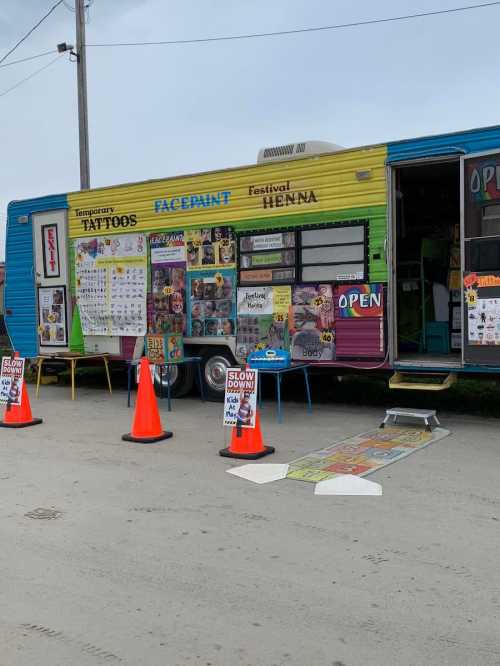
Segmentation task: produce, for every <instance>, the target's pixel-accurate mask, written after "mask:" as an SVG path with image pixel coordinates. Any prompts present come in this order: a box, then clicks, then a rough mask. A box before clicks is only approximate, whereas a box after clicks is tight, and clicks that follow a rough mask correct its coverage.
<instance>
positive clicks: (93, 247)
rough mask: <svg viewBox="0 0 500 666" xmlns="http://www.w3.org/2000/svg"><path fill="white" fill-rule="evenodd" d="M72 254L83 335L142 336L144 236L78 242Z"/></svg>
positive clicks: (144, 309)
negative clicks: (73, 254)
mask: <svg viewBox="0 0 500 666" xmlns="http://www.w3.org/2000/svg"><path fill="white" fill-rule="evenodd" d="M75 255H76V297H77V302H78V306H79V308H80V318H81V321H82V329H83V333H84V335H109V336H112V335H121V336H123V335H130V336H134V335H135V336H137V335H144V334H145V333H146V324H147V308H146V296H147V293H146V292H147V248H146V237H145V235H144V234H126V235H122V236H111V237H106V236H100V237H99V238H91V239H87V238H85V239H78V240H76V241H75Z"/></svg>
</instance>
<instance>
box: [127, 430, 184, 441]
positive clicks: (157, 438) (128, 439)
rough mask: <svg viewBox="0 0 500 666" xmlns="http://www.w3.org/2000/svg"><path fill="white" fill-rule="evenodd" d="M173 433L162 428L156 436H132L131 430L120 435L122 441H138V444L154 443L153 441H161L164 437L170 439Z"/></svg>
mask: <svg viewBox="0 0 500 666" xmlns="http://www.w3.org/2000/svg"><path fill="white" fill-rule="evenodd" d="M173 434H174V433H172V432H168V431H167V430H164V431H163V432H162V433H161V434H160V435H157V436H156V437H134V436H133V435H132V433H131V432H129V433H127V434H126V435H122V439H123V441H124V442H139V444H154V443H155V442H161V441H163V440H164V439H170V437H172V435H173Z"/></svg>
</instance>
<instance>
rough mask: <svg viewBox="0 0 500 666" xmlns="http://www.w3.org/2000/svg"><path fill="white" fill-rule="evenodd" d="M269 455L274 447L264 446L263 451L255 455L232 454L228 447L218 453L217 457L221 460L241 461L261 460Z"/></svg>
mask: <svg viewBox="0 0 500 666" xmlns="http://www.w3.org/2000/svg"><path fill="white" fill-rule="evenodd" d="M270 453H274V446H264V449H263V450H261V451H257V452H256V453H233V451H231V449H230V447H228V448H227V449H221V450H220V451H219V455H220V456H222V457H223V458H240V459H241V460H257V458H263V457H264V456H268V455H269V454H270Z"/></svg>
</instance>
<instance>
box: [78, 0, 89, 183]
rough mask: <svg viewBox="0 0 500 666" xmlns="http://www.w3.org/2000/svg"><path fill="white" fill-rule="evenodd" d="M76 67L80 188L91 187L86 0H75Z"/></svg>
mask: <svg viewBox="0 0 500 666" xmlns="http://www.w3.org/2000/svg"><path fill="white" fill-rule="evenodd" d="M75 10H76V12H75V15H76V69H77V83H78V137H79V142H80V189H81V190H88V189H89V187H90V166H89V124H88V108H87V54H86V50H85V49H86V47H85V0H75Z"/></svg>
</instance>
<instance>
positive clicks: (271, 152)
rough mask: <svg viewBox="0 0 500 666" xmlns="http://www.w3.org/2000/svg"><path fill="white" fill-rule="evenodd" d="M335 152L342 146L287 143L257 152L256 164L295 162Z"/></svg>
mask: <svg viewBox="0 0 500 666" xmlns="http://www.w3.org/2000/svg"><path fill="white" fill-rule="evenodd" d="M337 150H342V146H338V145H337V144H336V143H330V142H329V141H303V142H302V143H288V144H286V145H284V146H270V147H269V148H261V149H260V150H259V154H258V155H257V164H262V163H263V162H280V161H281V160H297V159H300V158H301V157H310V156H311V155H320V154H321V153H334V152H336V151H337Z"/></svg>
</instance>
